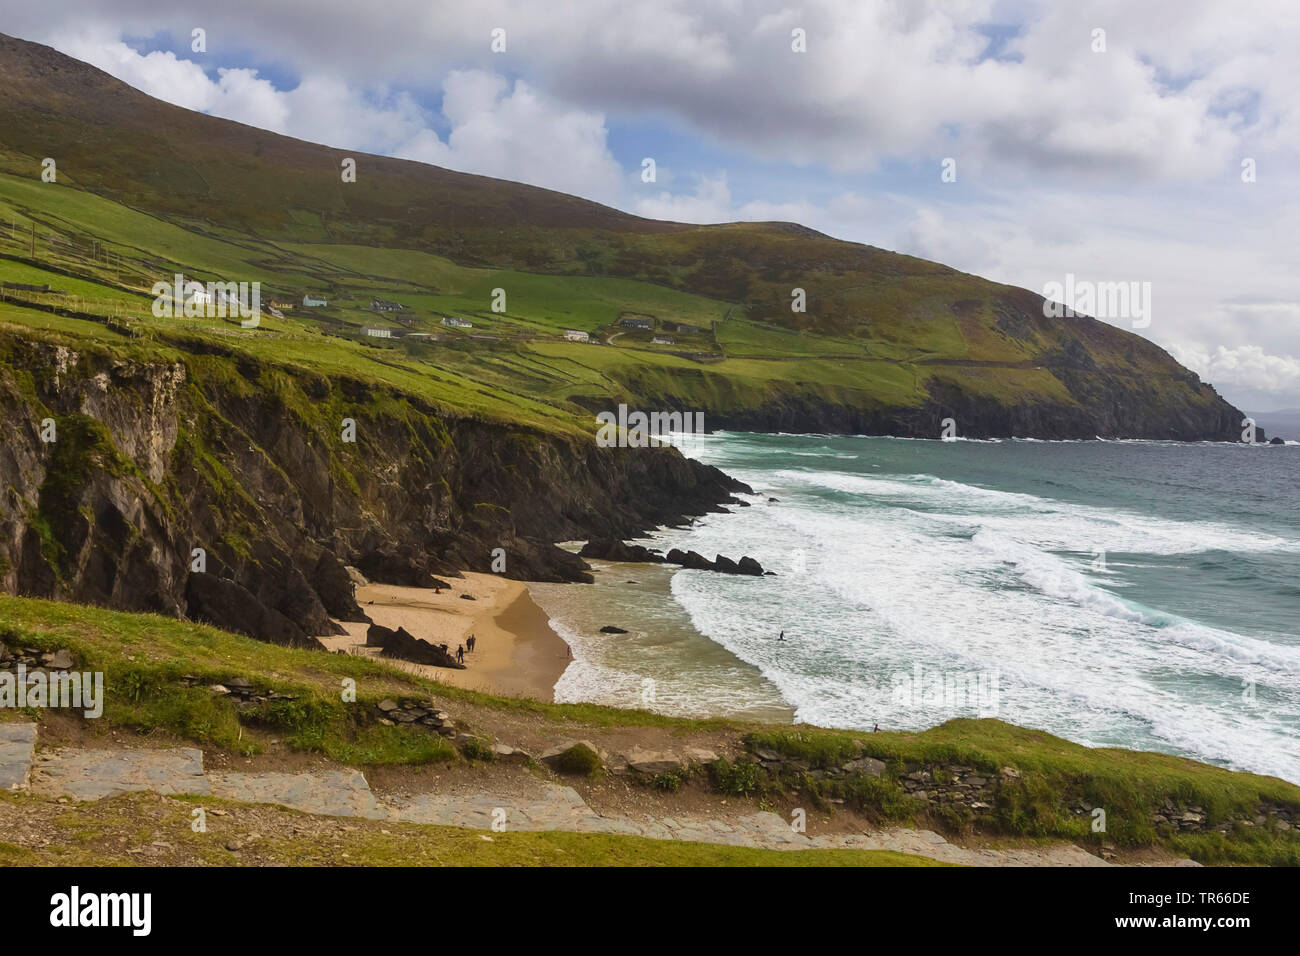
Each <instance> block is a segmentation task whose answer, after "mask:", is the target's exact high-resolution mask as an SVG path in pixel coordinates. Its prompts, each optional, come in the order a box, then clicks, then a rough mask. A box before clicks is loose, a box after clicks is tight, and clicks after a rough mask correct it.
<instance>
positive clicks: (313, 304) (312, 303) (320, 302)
mask: <svg viewBox="0 0 1300 956" xmlns="http://www.w3.org/2000/svg"><path fill="white" fill-rule="evenodd" d="M302 304H303V305H305V306H307V307H308V308H314V309H318V308H320V307H321V306H326V305H329V301H328V300H326V299H319V298H317V297H316V296H314V295H305V296H303V297H302Z"/></svg>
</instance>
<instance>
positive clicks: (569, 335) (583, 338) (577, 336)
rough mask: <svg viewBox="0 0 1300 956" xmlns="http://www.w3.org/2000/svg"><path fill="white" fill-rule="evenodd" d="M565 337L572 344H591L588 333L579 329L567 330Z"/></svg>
mask: <svg viewBox="0 0 1300 956" xmlns="http://www.w3.org/2000/svg"><path fill="white" fill-rule="evenodd" d="M564 337H565V338H566V339H568V340H569V341H570V342H590V341H591V336H590V335H588V334H587V333H586V332H580V331H579V330H578V329H565V330H564Z"/></svg>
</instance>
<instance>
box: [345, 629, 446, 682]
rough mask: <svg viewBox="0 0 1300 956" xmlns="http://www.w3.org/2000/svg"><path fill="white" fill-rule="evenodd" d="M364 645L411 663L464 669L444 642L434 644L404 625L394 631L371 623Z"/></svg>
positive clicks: (384, 654) (385, 655)
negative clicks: (379, 649)
mask: <svg viewBox="0 0 1300 956" xmlns="http://www.w3.org/2000/svg"><path fill="white" fill-rule="evenodd" d="M366 646H367V647H378V648H381V649H382V653H383V656H384V657H396V658H398V659H399V660H404V661H410V662H411V663H413V664H431V665H432V666H434V667H450V668H453V669H455V670H461V671H463V670H464V669H465V665H464V664H460V663H457V661H456V657H455V655H454V654H452V653H451V652H450V651H448V650H447V647H446V645H445V644H440V645H437V646H434V645H433V644H430V643H429V642H428V641H424V640H421V639H420V638H418V637H416V636H415V635H413V634H411V633H410V632H409V631H407V630H406V628H404V627H399V628H398V629H397V630H395V631H394V630H392V629H391V628H387V627H384V626H383V625H381V624H371V625H370V629H369V630H368V631H366Z"/></svg>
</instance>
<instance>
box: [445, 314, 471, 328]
mask: <svg viewBox="0 0 1300 956" xmlns="http://www.w3.org/2000/svg"><path fill="white" fill-rule="evenodd" d="M442 324H443V325H450V326H453V327H455V328H458V329H472V328H474V323H473V322H470V321H469V320H468V319H462V318H459V317H458V316H454V315H444V316H443V317H442Z"/></svg>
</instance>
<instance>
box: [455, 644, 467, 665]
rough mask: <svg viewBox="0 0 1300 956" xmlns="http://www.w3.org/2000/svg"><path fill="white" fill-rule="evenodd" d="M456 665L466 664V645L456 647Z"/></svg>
mask: <svg viewBox="0 0 1300 956" xmlns="http://www.w3.org/2000/svg"><path fill="white" fill-rule="evenodd" d="M456 663H457V664H464V663H465V645H464V644H457V645H456Z"/></svg>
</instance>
